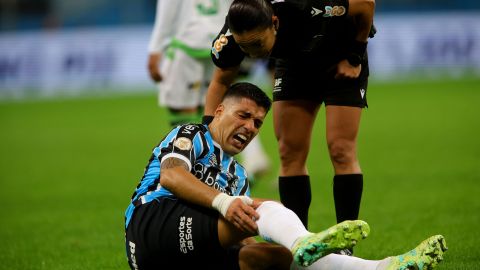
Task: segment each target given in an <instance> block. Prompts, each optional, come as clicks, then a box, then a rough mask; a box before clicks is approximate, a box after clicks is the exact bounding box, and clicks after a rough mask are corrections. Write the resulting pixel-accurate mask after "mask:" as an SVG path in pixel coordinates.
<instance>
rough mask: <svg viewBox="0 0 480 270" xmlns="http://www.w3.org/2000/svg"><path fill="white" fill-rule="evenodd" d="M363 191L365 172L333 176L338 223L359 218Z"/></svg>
mask: <svg viewBox="0 0 480 270" xmlns="http://www.w3.org/2000/svg"><path fill="white" fill-rule="evenodd" d="M362 191H363V174H342V175H335V176H334V177H333V199H334V201H335V212H336V214H337V223H340V222H342V221H345V220H356V219H358V213H359V211H360V201H361V199H362Z"/></svg>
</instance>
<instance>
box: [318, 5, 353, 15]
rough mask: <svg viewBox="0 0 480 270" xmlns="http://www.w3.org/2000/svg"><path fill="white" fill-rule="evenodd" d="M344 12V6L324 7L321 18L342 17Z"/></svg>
mask: <svg viewBox="0 0 480 270" xmlns="http://www.w3.org/2000/svg"><path fill="white" fill-rule="evenodd" d="M346 11H347V10H346V9H345V7H344V6H333V7H332V6H325V14H323V17H333V16H343V15H344V14H345V12H346Z"/></svg>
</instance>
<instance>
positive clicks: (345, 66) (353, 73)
mask: <svg viewBox="0 0 480 270" xmlns="http://www.w3.org/2000/svg"><path fill="white" fill-rule="evenodd" d="M360 71H362V65H361V64H360V65H358V66H356V67H354V66H352V65H350V63H349V62H348V61H347V60H346V59H344V60H342V61H340V62H339V63H338V64H337V73H336V74H335V79H336V80H342V79H356V78H358V76H360Z"/></svg>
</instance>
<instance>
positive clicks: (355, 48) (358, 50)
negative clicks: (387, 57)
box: [350, 40, 368, 57]
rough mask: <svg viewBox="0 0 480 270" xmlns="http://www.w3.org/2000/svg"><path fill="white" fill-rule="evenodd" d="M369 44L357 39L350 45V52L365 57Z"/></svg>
mask: <svg viewBox="0 0 480 270" xmlns="http://www.w3.org/2000/svg"><path fill="white" fill-rule="evenodd" d="M367 44H368V42H362V41H358V40H355V41H354V42H352V44H351V45H350V52H351V53H353V54H356V55H360V56H361V57H363V56H364V55H365V51H366V50H367Z"/></svg>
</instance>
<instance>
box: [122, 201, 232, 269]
mask: <svg viewBox="0 0 480 270" xmlns="http://www.w3.org/2000/svg"><path fill="white" fill-rule="evenodd" d="M217 222H218V212H216V211H213V210H210V209H206V208H202V207H199V206H195V205H191V204H187V203H185V202H184V201H181V200H177V199H172V198H161V199H158V200H154V201H152V202H149V203H146V204H143V205H140V206H138V207H137V208H135V211H134V213H133V216H132V219H131V221H130V224H129V225H128V227H127V229H126V236H125V244H126V249H127V258H128V264H129V265H130V268H131V269H140V270H146V269H155V270H158V269H239V266H238V252H239V247H232V248H229V249H223V248H222V247H221V246H220V243H219V240H218V232H217Z"/></svg>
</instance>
